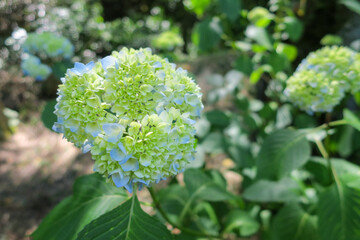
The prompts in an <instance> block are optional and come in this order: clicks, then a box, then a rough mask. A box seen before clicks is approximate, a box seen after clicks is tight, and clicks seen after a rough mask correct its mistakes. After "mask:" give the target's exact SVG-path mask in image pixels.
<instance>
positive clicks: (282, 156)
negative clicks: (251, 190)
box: [256, 129, 310, 180]
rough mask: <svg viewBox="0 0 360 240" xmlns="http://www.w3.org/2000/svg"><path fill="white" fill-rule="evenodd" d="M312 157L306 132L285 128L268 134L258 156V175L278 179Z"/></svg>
mask: <svg viewBox="0 0 360 240" xmlns="http://www.w3.org/2000/svg"><path fill="white" fill-rule="evenodd" d="M309 158H310V146H309V143H308V141H307V140H306V139H305V134H304V133H303V132H300V131H295V130H290V129H285V130H279V131H276V132H274V133H273V134H271V135H270V136H268V137H267V138H266V139H265V141H264V143H263V145H262V148H261V150H260V153H259V155H258V157H257V161H256V164H257V168H258V172H257V177H258V178H261V179H272V180H277V179H281V178H282V177H284V176H285V175H286V174H288V173H290V172H291V171H292V170H295V169H297V168H299V167H300V166H302V165H303V164H305V163H306V162H307V161H308V160H309Z"/></svg>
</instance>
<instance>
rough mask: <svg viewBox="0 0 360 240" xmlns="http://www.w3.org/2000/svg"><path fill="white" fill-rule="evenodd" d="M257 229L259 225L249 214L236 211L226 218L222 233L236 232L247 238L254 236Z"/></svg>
mask: <svg viewBox="0 0 360 240" xmlns="http://www.w3.org/2000/svg"><path fill="white" fill-rule="evenodd" d="M259 227H260V224H259V223H258V222H257V221H256V220H255V219H254V218H253V217H252V216H251V215H250V214H249V213H247V212H245V211H242V210H238V209H236V210H232V211H231V212H230V213H229V215H228V216H226V220H225V226H224V228H225V229H224V233H230V232H237V233H238V234H239V235H240V236H242V237H247V236H251V235H253V234H255V233H256V232H257V231H258V230H259Z"/></svg>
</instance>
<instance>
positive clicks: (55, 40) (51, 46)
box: [22, 32, 74, 58]
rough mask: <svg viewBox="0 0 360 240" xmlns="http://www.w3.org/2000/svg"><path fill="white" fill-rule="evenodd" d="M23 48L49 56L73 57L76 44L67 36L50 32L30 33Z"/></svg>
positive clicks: (25, 50)
mask: <svg viewBox="0 0 360 240" xmlns="http://www.w3.org/2000/svg"><path fill="white" fill-rule="evenodd" d="M22 48H23V50H24V52H26V53H30V54H39V53H43V54H46V55H47V56H48V57H63V58H71V57H72V56H73V54H74V46H73V45H72V44H71V42H70V41H69V40H68V39H67V38H65V37H62V36H57V35H55V34H54V33H50V32H44V33H30V34H28V37H27V39H26V40H25V42H24V44H23V45H22Z"/></svg>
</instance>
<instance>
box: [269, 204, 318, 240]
mask: <svg viewBox="0 0 360 240" xmlns="http://www.w3.org/2000/svg"><path fill="white" fill-rule="evenodd" d="M271 234H272V236H273V238H274V239H276V240H289V239H291V240H304V239H306V240H318V239H319V238H318V234H317V217H316V216H311V215H309V214H308V213H306V212H305V211H304V210H303V209H302V208H301V207H300V206H299V205H298V204H296V203H291V204H289V205H286V206H284V207H283V208H282V209H281V210H280V211H279V213H278V214H277V215H276V216H275V218H274V220H273V224H272V227H271Z"/></svg>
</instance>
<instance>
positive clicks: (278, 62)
mask: <svg viewBox="0 0 360 240" xmlns="http://www.w3.org/2000/svg"><path fill="white" fill-rule="evenodd" d="M266 60H267V62H268V63H269V65H270V66H271V67H272V70H273V72H275V73H277V72H280V71H282V70H284V69H287V68H289V66H290V62H289V60H288V59H287V57H286V56H285V55H284V54H278V53H276V52H272V53H270V54H269V55H268V56H267V57H266Z"/></svg>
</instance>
